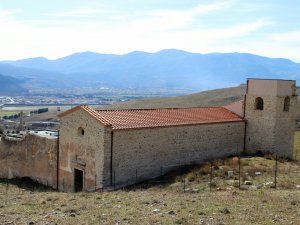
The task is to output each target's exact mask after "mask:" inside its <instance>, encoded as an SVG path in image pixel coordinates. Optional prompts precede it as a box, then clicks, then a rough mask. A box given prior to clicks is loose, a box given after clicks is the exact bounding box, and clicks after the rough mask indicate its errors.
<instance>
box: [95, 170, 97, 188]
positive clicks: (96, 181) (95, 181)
mask: <svg viewBox="0 0 300 225" xmlns="http://www.w3.org/2000/svg"><path fill="white" fill-rule="evenodd" d="M96 190H97V175H96V174H95V192H96Z"/></svg>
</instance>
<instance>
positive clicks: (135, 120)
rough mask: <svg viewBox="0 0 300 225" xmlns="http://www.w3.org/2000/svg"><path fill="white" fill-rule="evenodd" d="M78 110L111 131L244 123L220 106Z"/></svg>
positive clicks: (87, 107) (84, 107) (67, 112)
mask: <svg viewBox="0 0 300 225" xmlns="http://www.w3.org/2000/svg"><path fill="white" fill-rule="evenodd" d="M76 108H77V107H76ZM79 108H81V109H83V110H84V111H86V112H87V113H89V114H90V115H91V116H93V117H94V118H95V119H97V120H98V121H99V122H101V123H102V124H103V125H105V126H111V127H112V129H113V130H121V129H136V128H152V127H168V126H182V125H193V124H210V123H227V122H241V121H244V120H243V119H242V118H241V117H239V116H238V115H236V114H234V113H233V112H231V111H229V110H227V109H225V108H223V107H205V108H204V107H203V108H177V109H126V110H94V109H92V108H90V107H89V106H85V105H83V106H79V107H78V108H77V109H79ZM69 111H71V110H68V111H66V112H64V113H62V114H61V115H60V117H63V116H65V115H67V114H69V113H71V112H74V111H75V110H74V109H73V110H72V111H71V112H69Z"/></svg>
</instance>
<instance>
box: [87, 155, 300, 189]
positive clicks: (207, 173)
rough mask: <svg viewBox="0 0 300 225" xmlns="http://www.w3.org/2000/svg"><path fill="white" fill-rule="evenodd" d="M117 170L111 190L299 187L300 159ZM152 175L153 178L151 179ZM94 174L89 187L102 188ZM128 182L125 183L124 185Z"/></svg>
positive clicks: (235, 159)
mask: <svg viewBox="0 0 300 225" xmlns="http://www.w3.org/2000/svg"><path fill="white" fill-rule="evenodd" d="M126 173H127V174H126V179H125V178H124V177H125V176H124V171H122V170H117V169H116V170H114V171H113V174H112V181H111V187H110V189H109V190H117V189H124V190H132V189H137V188H138V189H147V188H151V187H154V188H155V187H158V188H162V187H168V188H169V189H171V190H174V191H178V192H183V193H187V192H204V191H207V192H212V191H221V190H236V189H238V190H258V189H269V188H272V189H296V190H300V162H299V161H288V160H286V159H283V158H279V157H278V156H276V155H266V156H265V157H239V156H236V157H232V158H228V159H219V160H214V161H210V162H206V163H202V164H200V165H183V164H178V165H167V166H161V167H160V168H156V169H155V170H154V169H151V168H149V169H145V168H143V169H138V168H136V169H132V170H131V175H128V171H126ZM151 178H152V179H151ZM100 184H101V181H100V180H97V177H96V176H95V186H94V188H90V190H88V191H103V188H102V186H101V185H100ZM125 185H126V187H124V186H125Z"/></svg>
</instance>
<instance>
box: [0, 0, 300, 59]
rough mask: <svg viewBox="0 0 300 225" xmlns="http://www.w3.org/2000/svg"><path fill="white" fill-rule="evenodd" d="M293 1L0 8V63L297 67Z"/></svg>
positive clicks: (68, 1) (177, 0)
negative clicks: (240, 56)
mask: <svg viewBox="0 0 300 225" xmlns="http://www.w3.org/2000/svg"><path fill="white" fill-rule="evenodd" d="M299 21H300V1H298V0H289V1H282V0H272V1H271V0H264V1H261V0H251V1H249V0H213V1H205V0H203V1H202V0H198V1H196V0H186V1H182V0H0V29H1V33H0V49H1V51H0V60H14V59H21V58H29V57H37V56H44V57H47V58H49V59H55V58H59V57H63V56H66V55H69V54H72V53H74V52H83V51H93V52H99V53H115V54H124V53H128V52H131V51H136V50H138V51H147V52H156V51H159V50H162V49H169V48H174V49H182V50H185V51H189V52H197V53H210V52H249V53H253V54H259V55H264V56H268V57H281V58H289V59H291V60H293V61H296V62H300V22H299Z"/></svg>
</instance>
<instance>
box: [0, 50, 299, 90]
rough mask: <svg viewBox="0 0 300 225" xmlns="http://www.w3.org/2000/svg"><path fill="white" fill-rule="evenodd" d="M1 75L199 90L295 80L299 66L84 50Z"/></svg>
mask: <svg viewBox="0 0 300 225" xmlns="http://www.w3.org/2000/svg"><path fill="white" fill-rule="evenodd" d="M0 74H3V75H6V76H11V77H15V78H18V79H21V80H22V81H23V84H24V86H25V87H26V88H28V89H30V88H31V87H32V85H33V84H34V85H35V86H38V87H51V88H53V87H57V88H72V87H81V86H87V87H89V86H91V87H96V86H107V87H118V88H168V89H175V88H182V89H190V90H193V91H200V90H205V89H214V88H220V87H228V86H234V85H238V84H241V83H245V81H246V78H249V77H251V78H252V77H256V78H278V79H295V80H297V81H298V82H300V64H299V63H294V62H292V61H290V60H288V59H280V58H267V57H263V56H258V55H253V54H247V53H211V54H198V53H189V52H185V51H181V50H173V49H169V50H162V51H159V52H157V53H147V52H138V51H136V52H131V53H129V54H124V55H113V54H98V53H93V52H83V53H75V54H73V55H70V56H66V57H63V58H59V59H56V60H48V59H46V58H42V57H38V58H30V59H23V60H17V61H2V62H0ZM1 86H3V85H2V84H1Z"/></svg>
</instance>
